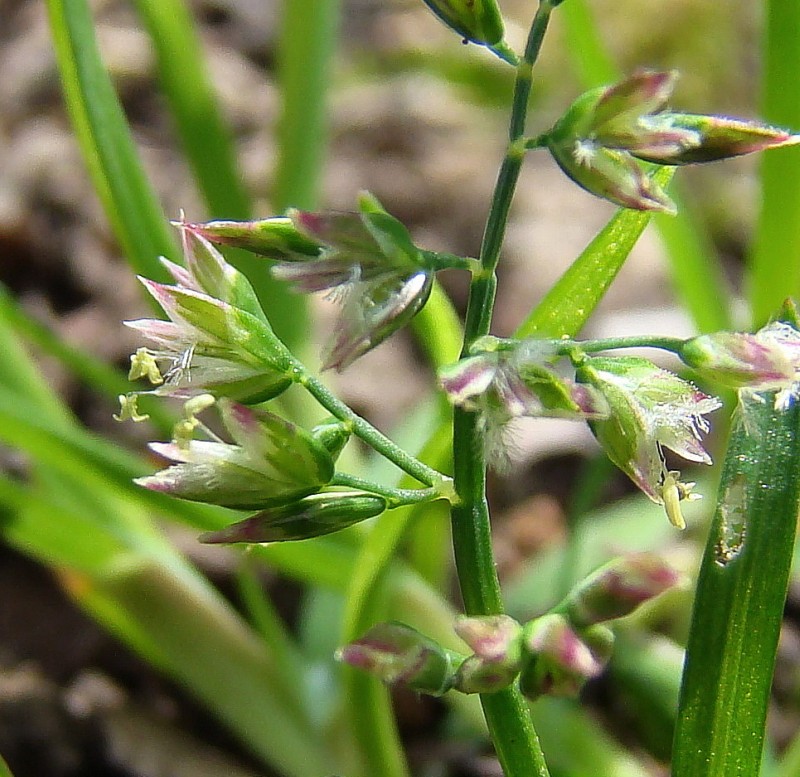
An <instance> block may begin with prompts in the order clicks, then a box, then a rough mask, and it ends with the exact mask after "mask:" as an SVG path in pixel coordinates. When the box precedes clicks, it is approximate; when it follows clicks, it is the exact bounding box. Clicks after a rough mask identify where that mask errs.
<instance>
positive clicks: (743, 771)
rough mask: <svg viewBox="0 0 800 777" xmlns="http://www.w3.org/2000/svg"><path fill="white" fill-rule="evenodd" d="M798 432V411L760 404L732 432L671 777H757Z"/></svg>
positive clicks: (796, 479) (788, 543)
mask: <svg viewBox="0 0 800 777" xmlns="http://www.w3.org/2000/svg"><path fill="white" fill-rule="evenodd" d="M743 417H745V418H746V420H747V423H746V424H745V422H744V421H743V420H742V418H743ZM799 427H800V406H798V405H797V404H795V405H794V406H792V407H790V408H788V409H784V410H776V409H774V408H773V407H772V397H771V396H767V397H766V401H764V402H759V401H755V400H751V401H750V402H748V405H747V407H746V408H745V409H744V410H743V411H742V413H741V414H740V417H739V420H738V422H737V423H736V425H735V427H734V429H733V431H732V433H731V440H730V443H729V447H728V453H727V456H726V459H725V463H724V466H723V471H722V481H721V483H720V488H719V496H718V500H717V509H716V513H715V515H714V520H713V522H712V525H711V530H710V533H709V538H708V542H707V544H706V549H705V553H704V556H703V563H702V566H701V569H700V576H699V578H698V581H697V592H696V595H695V603H694V610H693V615H692V625H691V630H690V634H689V643H688V646H687V650H686V667H685V670H684V676H683V685H682V687H681V698H680V706H679V709H678V718H677V725H676V729H675V741H674V745H673V766H672V774H673V776H674V777H695V775H698V774H702V775H704V777H751V776H752V775H755V774H758V773H759V767H760V764H761V758H762V746H763V741H764V726H765V722H766V715H767V704H768V701H769V695H770V686H771V682H772V672H773V667H774V663H775V652H776V650H777V645H778V636H779V633H780V627H781V621H782V618H783V607H784V601H785V599H786V588H787V584H788V578H789V569H790V565H791V559H792V553H793V549H794V541H795V530H796V524H797V513H798V505H799V504H800V472H798V468H797V461H798V458H799V457H800V434H799V433H798V431H799Z"/></svg>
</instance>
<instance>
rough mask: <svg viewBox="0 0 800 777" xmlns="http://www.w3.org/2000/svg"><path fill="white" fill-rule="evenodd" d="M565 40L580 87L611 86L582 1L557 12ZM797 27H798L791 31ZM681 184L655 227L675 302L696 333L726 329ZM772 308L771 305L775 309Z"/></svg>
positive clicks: (715, 275)
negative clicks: (673, 212) (672, 207)
mask: <svg viewBox="0 0 800 777" xmlns="http://www.w3.org/2000/svg"><path fill="white" fill-rule="evenodd" d="M559 18H560V19H561V20H562V21H563V24H564V28H565V34H566V37H567V40H568V41H569V42H570V44H571V45H569V46H568V48H567V50H568V51H569V53H570V56H571V57H572V60H573V62H574V66H575V69H576V70H577V72H578V76H579V78H580V80H581V83H582V85H583V87H584V88H586V89H591V88H593V87H595V86H601V85H603V84H610V83H613V82H614V81H615V80H616V79H618V78H619V77H620V72H619V69H618V68H617V66H616V65H615V63H614V61H613V60H612V59H611V57H610V56H609V54H608V49H607V47H606V45H605V44H604V42H603V40H602V39H601V38H600V34H599V31H598V29H597V25H596V24H595V22H594V19H593V17H592V12H591V10H590V7H589V5H588V3H587V2H586V0H574V2H573V0H570V2H569V3H564V5H563V6H561V7H560V8H559ZM795 29H796V28H795ZM679 184H680V181H675V182H674V183H673V185H672V191H671V192H670V195H671V197H672V199H673V200H674V201H675V204H676V205H677V206H678V215H677V216H663V215H657V216H656V218H655V220H654V224H655V226H656V228H657V229H658V232H659V235H660V237H661V240H662V243H663V245H664V248H665V249H666V252H667V256H668V258H669V261H670V264H671V265H672V279H673V283H674V284H675V290H676V293H677V295H678V298H679V299H680V300H681V301H682V302H683V304H684V305H685V306H686V309H687V310H688V312H689V313H690V314H691V316H692V318H693V320H694V322H695V325H696V327H697V329H698V331H700V332H713V331H716V330H718V329H726V328H729V327H730V311H729V310H728V308H727V294H726V293H725V290H726V288H727V285H726V283H725V279H724V276H723V274H722V271H721V269H720V267H719V265H718V262H717V260H716V258H715V257H714V253H713V250H712V248H711V245H710V241H709V239H708V237H707V235H705V234H704V233H703V231H702V229H701V228H700V225H699V224H698V223H697V221H696V219H694V218H693V217H692V215H691V211H690V209H689V207H688V205H687V203H686V202H685V201H684V198H683V197H682V196H681V190H680V185H679ZM773 307H775V306H773Z"/></svg>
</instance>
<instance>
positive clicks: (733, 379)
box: [680, 322, 800, 391]
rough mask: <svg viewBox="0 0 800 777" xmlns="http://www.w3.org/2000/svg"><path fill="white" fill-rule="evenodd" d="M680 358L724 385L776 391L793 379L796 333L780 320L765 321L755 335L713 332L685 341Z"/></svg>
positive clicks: (798, 351) (798, 360)
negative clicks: (766, 323)
mask: <svg viewBox="0 0 800 777" xmlns="http://www.w3.org/2000/svg"><path fill="white" fill-rule="evenodd" d="M680 357H681V359H682V360H683V361H684V362H685V363H686V364H688V365H689V366H690V367H693V368H694V369H696V370H698V371H699V372H702V373H703V374H704V375H707V376H708V377H709V378H711V379H712V380H715V381H717V382H718V383H721V384H722V385H724V386H730V387H731V388H748V389H752V390H753V391H770V390H780V389H784V388H786V387H787V386H789V385H791V384H792V383H794V382H795V380H796V375H797V372H798V367H800V333H799V332H798V331H797V330H796V329H794V328H793V327H791V326H789V325H788V324H784V323H782V322H774V323H772V324H768V325H767V326H765V327H764V328H763V329H761V330H760V331H759V332H756V333H755V334H747V333H741V332H715V333H713V334H709V335H701V336H700V337H694V338H692V339H691V340H687V341H686V343H684V345H683V347H682V348H681V351H680Z"/></svg>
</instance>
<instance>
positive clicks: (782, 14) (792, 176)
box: [750, 0, 800, 327]
mask: <svg viewBox="0 0 800 777" xmlns="http://www.w3.org/2000/svg"><path fill="white" fill-rule="evenodd" d="M764 14H765V22H766V23H765V26H764V40H763V51H764V55H763V63H762V98H761V99H762V106H761V112H762V115H763V118H764V119H765V120H766V121H768V122H770V123H772V124H776V125H778V126H781V127H786V128H787V129H791V130H794V131H795V132H798V131H800V89H798V88H797V73H798V71H800V3H797V2H794V0H767V2H766V3H764ZM798 295H800V148H786V149H778V150H776V151H771V152H770V153H769V154H764V155H762V158H761V212H760V215H759V222H758V227H757V229H756V237H755V242H754V246H753V254H752V260H751V266H750V301H751V305H752V311H753V322H752V323H753V324H754V326H756V327H758V326H761V325H762V324H764V323H765V322H766V321H767V319H768V318H769V316H770V315H771V314H772V313H773V312H774V311H775V310H777V309H778V308H779V307H780V306H781V304H782V303H783V301H784V299H786V297H788V296H795V297H796V296H798Z"/></svg>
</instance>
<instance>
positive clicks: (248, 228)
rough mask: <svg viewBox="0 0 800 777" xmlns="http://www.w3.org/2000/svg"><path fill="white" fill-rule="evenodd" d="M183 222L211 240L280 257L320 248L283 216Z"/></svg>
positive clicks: (290, 257) (297, 256)
mask: <svg viewBox="0 0 800 777" xmlns="http://www.w3.org/2000/svg"><path fill="white" fill-rule="evenodd" d="M185 226H186V228H188V229H190V230H191V231H192V232H193V233H194V234H196V235H199V236H201V237H203V238H205V239H206V240H208V241H210V242H212V243H217V244H218V245H227V246H232V247H234V248H243V249H244V250H246V251H251V252H252V253H254V254H259V255H260V256H267V257H269V258H270V259H278V260H282V261H286V260H298V259H303V258H306V259H307V258H309V257H315V256H317V255H318V254H319V252H320V249H321V248H322V246H321V245H320V244H319V243H318V242H317V241H315V240H313V239H311V238H309V237H308V236H307V235H305V234H303V232H301V231H300V230H299V229H298V228H297V226H296V225H295V223H294V221H293V220H292V219H291V218H288V217H286V216H278V217H276V218H269V219H260V220H258V221H207V222H205V223H201V224H186V225H185Z"/></svg>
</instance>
